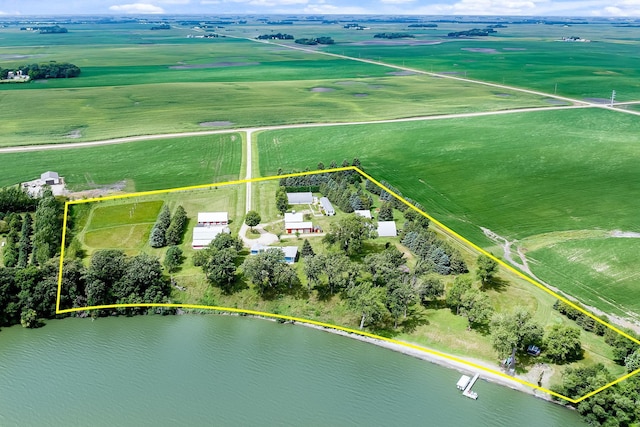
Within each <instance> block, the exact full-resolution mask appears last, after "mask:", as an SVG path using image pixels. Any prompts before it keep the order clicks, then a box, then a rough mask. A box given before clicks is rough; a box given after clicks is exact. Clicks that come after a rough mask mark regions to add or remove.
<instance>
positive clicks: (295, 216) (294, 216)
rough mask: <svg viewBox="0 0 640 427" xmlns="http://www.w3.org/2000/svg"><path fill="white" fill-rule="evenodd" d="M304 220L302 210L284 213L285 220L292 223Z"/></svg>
mask: <svg viewBox="0 0 640 427" xmlns="http://www.w3.org/2000/svg"><path fill="white" fill-rule="evenodd" d="M303 221H304V215H303V214H302V212H297V213H289V212H287V213H285V214H284V222H285V223H291V222H303Z"/></svg>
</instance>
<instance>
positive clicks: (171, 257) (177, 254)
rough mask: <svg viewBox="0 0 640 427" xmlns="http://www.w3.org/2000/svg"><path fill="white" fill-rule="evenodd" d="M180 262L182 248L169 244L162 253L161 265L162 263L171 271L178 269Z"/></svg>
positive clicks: (181, 260)
mask: <svg viewBox="0 0 640 427" xmlns="http://www.w3.org/2000/svg"><path fill="white" fill-rule="evenodd" d="M182 262H183V256H182V249H180V248H179V247H178V246H175V245H174V246H169V249H167V253H166V254H165V255H164V261H163V262H162V265H164V267H165V268H166V269H167V271H168V272H169V273H173V272H175V271H177V270H178V268H179V267H180V264H182Z"/></svg>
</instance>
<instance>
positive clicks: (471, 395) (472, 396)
mask: <svg viewBox="0 0 640 427" xmlns="http://www.w3.org/2000/svg"><path fill="white" fill-rule="evenodd" d="M478 378H480V374H475V375H474V376H473V378H471V381H469V384H467V387H466V388H465V389H464V391H463V392H462V394H463V395H464V396H467V397H468V398H470V399H473V400H476V399H477V398H478V393H476V392H475V391H472V390H471V387H473V385H474V384H475V383H476V381H478Z"/></svg>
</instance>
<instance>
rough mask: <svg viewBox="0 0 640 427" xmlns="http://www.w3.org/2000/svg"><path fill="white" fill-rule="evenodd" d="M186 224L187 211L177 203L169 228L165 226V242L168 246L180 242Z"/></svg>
mask: <svg viewBox="0 0 640 427" xmlns="http://www.w3.org/2000/svg"><path fill="white" fill-rule="evenodd" d="M186 225H187V212H186V211H185V210H184V208H183V207H182V205H179V206H178V207H177V208H176V212H175V213H174V214H173V217H172V218H171V222H170V224H169V228H167V232H166V234H165V239H166V244H167V245H170V246H173V245H178V244H180V242H181V241H182V236H183V234H184V230H185V227H186Z"/></svg>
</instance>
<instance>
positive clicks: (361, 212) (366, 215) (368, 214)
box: [353, 209, 372, 219]
mask: <svg viewBox="0 0 640 427" xmlns="http://www.w3.org/2000/svg"><path fill="white" fill-rule="evenodd" d="M353 213H354V214H356V215H358V216H361V217H364V218H369V219H371V218H372V216H371V211H370V210H369V209H366V210H356V211H353Z"/></svg>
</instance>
